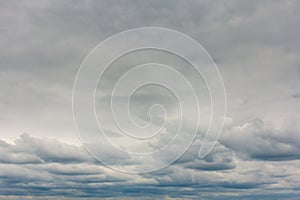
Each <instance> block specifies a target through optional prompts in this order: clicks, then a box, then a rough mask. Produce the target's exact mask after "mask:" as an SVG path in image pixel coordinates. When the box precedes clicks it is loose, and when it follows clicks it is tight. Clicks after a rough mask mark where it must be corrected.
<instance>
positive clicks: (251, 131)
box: [220, 119, 300, 161]
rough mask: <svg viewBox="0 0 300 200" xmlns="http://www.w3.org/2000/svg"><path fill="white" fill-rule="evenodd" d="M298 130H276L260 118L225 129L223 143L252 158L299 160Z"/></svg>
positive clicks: (299, 138) (299, 139)
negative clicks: (296, 132)
mask: <svg viewBox="0 0 300 200" xmlns="http://www.w3.org/2000/svg"><path fill="white" fill-rule="evenodd" d="M295 131H296V130H276V129H274V128H273V127H267V126H266V125H264V122H263V121H262V120H260V119H255V120H253V121H250V122H247V123H245V124H243V125H236V126H232V127H230V128H228V129H227V130H225V131H224V134H223V135H222V138H221V140H220V141H221V143H222V144H224V145H225V146H226V147H228V148H231V149H233V150H235V151H237V152H241V153H243V154H245V155H248V156H250V157H251V158H255V159H261V160H277V161H280V160H294V159H296V160H298V159H299V158H300V146H299V143H300V137H299V136H298V134H295Z"/></svg>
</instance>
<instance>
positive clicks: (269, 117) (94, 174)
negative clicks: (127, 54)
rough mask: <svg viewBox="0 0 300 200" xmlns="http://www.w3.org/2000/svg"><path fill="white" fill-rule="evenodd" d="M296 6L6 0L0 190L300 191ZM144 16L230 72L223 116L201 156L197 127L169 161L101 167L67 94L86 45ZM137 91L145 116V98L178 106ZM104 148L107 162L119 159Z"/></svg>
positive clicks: (27, 193) (197, 194)
mask: <svg viewBox="0 0 300 200" xmlns="http://www.w3.org/2000/svg"><path fill="white" fill-rule="evenodd" d="M299 9H300V3H299V1H297V0H287V1H271V0H270V1H268V0H267V1H259V0H257V1H237V0H229V1H226V2H224V3H222V4H221V3H220V2H218V1H196V0H195V1H189V2H186V1H159V0H155V1H146V0H141V1H131V0H129V1H95V0H87V1H76V0H75V1H74V0H72V1H71V0H64V1H56V0H49V1H47V0H46V1H38V0H36V1H35V0H33V1H18V2H17V1H1V2H0V52H1V53H0V91H1V98H0V123H1V127H0V132H1V133H0V138H2V139H1V140H0V199H27V198H28V199H31V198H34V199H51V198H53V199H63V198H62V196H65V197H66V198H80V197H81V198H87V197H89V198H100V197H102V198H105V197H107V198H125V197H129V198H141V196H142V199H144V198H145V197H149V196H151V197H149V199H153V198H157V199H162V198H165V199H170V198H180V199H183V198H185V197H186V198H187V199H192V198H194V199H199V198H204V199H226V198H227V199H235V198H244V199H299V195H300V194H299V191H300V182H299V180H300V169H299V166H300V161H299V159H300V136H299V131H300V123H299V120H300V118H299V116H300V115H299V113H300V107H299V105H300V104H299V96H300V95H299V94H300V91H299V85H300V79H299V77H300V58H299V52H300V48H299V47H300V45H299V35H300V28H299V24H300V15H299V14H298V13H299ZM143 26H161V27H166V28H172V29H175V30H178V31H181V32H183V33H185V34H187V35H189V36H191V37H193V38H194V39H196V40H197V41H198V42H200V43H201V44H202V45H203V46H204V47H205V48H206V49H207V51H208V52H209V53H210V55H211V56H212V58H213V59H214V61H215V62H216V63H217V65H218V67H219V69H220V71H221V74H222V76H223V79H224V82H225V86H226V91H227V98H228V104H227V105H228V107H227V113H228V118H227V119H226V127H225V128H224V132H223V135H222V137H221V138H220V140H219V143H218V145H217V146H216V148H215V149H214V150H213V151H212V152H211V153H210V154H209V155H208V156H207V157H205V158H204V159H202V160H198V157H197V156H198V150H199V146H200V145H201V142H202V138H203V132H202V131H203V130H202V127H200V128H201V130H200V132H201V134H200V135H199V136H198V138H197V140H196V141H195V143H194V145H193V146H191V148H190V149H189V150H188V151H187V152H186V153H185V154H184V155H183V157H181V158H180V159H179V160H177V161H176V162H175V163H173V164H172V165H171V166H170V167H168V168H165V169H163V170H160V171H157V172H153V173H150V174H143V175H142V174H140V175H139V174H135V175H133V174H126V173H119V172H117V171H113V170H111V169H109V168H106V167H104V166H103V165H102V164H101V163H99V162H97V161H95V159H93V158H92V157H91V156H90V154H88V153H87V151H86V150H85V149H84V148H83V146H81V145H80V143H79V141H78V139H77V137H76V134H75V131H74V126H73V121H72V111H71V93H72V85H73V82H74V77H75V74H76V71H77V69H78V67H79V65H80V64H81V62H82V60H83V59H84V57H85V56H86V54H87V53H88V52H89V51H90V49H91V48H93V47H94V46H95V45H97V44H98V43H99V42H101V41H103V40H104V39H106V38H107V37H109V36H111V35H112V34H115V33H118V32H120V31H124V30H127V29H130V28H135V27H143ZM148 55H149V54H148ZM173 61H174V60H173ZM170 62H172V60H170ZM121 64H124V63H121ZM182 67H183V69H184V70H185V71H187V72H188V70H186V68H184V66H182ZM116 71H118V70H116ZM116 71H113V72H112V74H113V75H116V74H117V73H116ZM109 81H110V79H109V80H108V82H107V83H108V84H110V82H109ZM104 96H105V94H104ZM136 100H137V105H136V106H137V110H136V114H137V118H138V119H141V120H144V118H145V115H144V113H145V112H144V111H143V110H142V109H143V107H142V106H141V107H139V106H140V105H141V104H145V103H152V101H159V102H160V103H161V102H162V103H166V102H167V103H169V104H168V105H169V106H170V107H171V109H172V108H174V107H173V104H171V103H170V99H169V97H168V96H166V95H165V96H164V95H160V94H159V95H157V96H153V93H150V95H149V94H148V93H147V91H146V92H144V93H140V94H138V95H137V96H136ZM100 111H103V110H101V107H100ZM104 114H105V113H104ZM146 117H147V116H146ZM186 120H189V119H186ZM170 124H171V126H170V128H169V129H168V131H169V132H172V129H173V128H174V126H175V125H174V123H170ZM107 125H108V127H107V128H108V130H107V132H108V133H109V135H112V136H114V137H115V139H116V138H118V135H117V134H118V133H116V132H115V130H111V129H109V125H110V124H109V123H107ZM22 132H28V133H30V134H22V135H21V136H19V134H20V133H22ZM53 138H55V139H53ZM165 139H168V138H165ZM163 142H164V141H163V140H158V141H155V140H153V141H151V142H149V143H147V145H148V146H147V147H148V148H157V147H159V146H161V144H162V143H163ZM102 148H103V149H105V150H106V151H103V152H106V154H105V156H106V157H108V158H111V163H112V164H115V163H116V162H117V161H119V160H120V159H122V158H123V157H122V156H118V155H114V154H113V152H111V151H110V149H108V148H107V147H105V146H103V147H102ZM112 156H114V157H112ZM167 156H169V155H161V156H160V157H159V158H157V159H164V157H167ZM125 159H128V160H130V157H126V158H125ZM125 164H126V165H137V164H138V161H135V160H130V162H126V163H125Z"/></svg>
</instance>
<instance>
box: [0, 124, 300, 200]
mask: <svg viewBox="0 0 300 200" xmlns="http://www.w3.org/2000/svg"><path fill="white" fill-rule="evenodd" d="M258 123H259V122H258ZM244 146H245V144H244ZM232 147H233V148H227V147H226V145H225V146H223V145H222V144H218V145H217V146H216V148H215V149H214V151H213V152H211V153H210V154H209V155H208V156H207V157H206V158H205V159H204V160H198V158H197V157H193V156H194V155H193V154H192V156H191V154H190V153H192V152H193V150H189V151H190V152H187V154H185V155H184V156H183V157H182V158H181V160H179V161H178V162H176V163H174V164H173V165H171V166H169V167H168V168H165V169H162V170H160V171H157V172H152V173H147V174H126V173H120V172H117V171H114V170H111V169H109V168H107V167H105V166H104V165H102V164H101V163H99V162H96V161H95V160H94V159H93V158H92V157H91V155H89V154H88V153H87V152H86V150H85V149H84V148H83V147H82V146H75V145H70V144H66V143H62V142H59V141H57V140H54V139H48V138H37V137H33V136H30V135H28V134H22V135H21V136H20V137H19V138H17V139H16V140H15V141H14V142H13V143H8V142H5V141H1V162H0V178H1V183H0V195H10V196H11V198H12V199H13V198H18V197H17V196H20V197H23V196H25V197H26V196H30V195H33V194H34V196H36V197H35V198H37V199H38V198H39V196H47V197H48V198H49V199H56V198H58V197H60V196H66V197H70V198H71V197H72V198H76V197H86V198H89V197H99V198H106V197H107V198H108V197H109V198H120V197H122V196H124V195H126V196H129V197H131V198H138V197H140V196H144V195H146V196H149V195H150V194H151V196H152V198H163V197H164V196H166V195H169V197H170V198H172V197H174V198H175V197H181V198H184V197H187V198H189V199H190V198H193V197H200V196H202V197H206V196H207V195H211V194H212V193H214V192H217V193H216V194H215V195H216V196H215V197H216V198H230V197H232V196H231V193H227V192H226V191H227V189H230V191H234V192H235V193H236V196H240V197H242V196H247V195H248V194H247V192H244V189H251V190H255V191H256V190H257V191H256V192H258V193H263V191H264V190H273V189H274V188H277V187H283V188H284V190H288V189H295V188H297V187H298V186H299V185H298V186H297V180H296V177H294V178H293V179H291V176H293V175H294V174H293V171H295V170H299V169H296V165H295V164H297V163H299V162H298V161H288V162H291V166H289V165H286V166H285V168H286V169H285V170H282V166H280V165H277V164H276V163H272V162H270V163H264V162H260V161H258V162H254V161H248V160H244V159H243V157H239V153H237V154H235V151H232V150H231V149H234V150H235V147H236V146H235V144H234V142H233V143H232ZM192 149H193V148H192ZM4 155H5V156H4ZM195 155H196V154H195ZM131 164H132V163H131ZM261 168H265V169H266V171H261ZM289 170H291V171H289ZM278 177H280V181H278ZM287 180H290V181H287ZM216 186H217V187H216ZM278 195H279V196H280V194H278ZM273 196H274V197H275V198H276V196H277V194H273ZM0 197H1V198H2V197H3V196H0ZM40 198H42V197H40Z"/></svg>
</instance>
